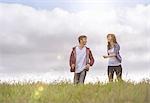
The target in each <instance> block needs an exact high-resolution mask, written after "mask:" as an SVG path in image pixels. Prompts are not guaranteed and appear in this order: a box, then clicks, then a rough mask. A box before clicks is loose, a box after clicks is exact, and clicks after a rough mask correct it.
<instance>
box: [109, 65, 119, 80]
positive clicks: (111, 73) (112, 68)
mask: <svg viewBox="0 0 150 103" xmlns="http://www.w3.org/2000/svg"><path fill="white" fill-rule="evenodd" d="M114 72H115V73H116V76H117V79H118V81H122V66H121V65H119V66H108V78H109V82H112V81H113V77H114Z"/></svg>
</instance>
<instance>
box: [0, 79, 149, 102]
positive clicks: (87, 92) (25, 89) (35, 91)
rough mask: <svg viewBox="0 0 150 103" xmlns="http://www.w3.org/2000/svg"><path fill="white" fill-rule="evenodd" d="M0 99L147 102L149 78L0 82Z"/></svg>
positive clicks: (18, 100) (21, 100)
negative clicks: (118, 80) (45, 82)
mask: <svg viewBox="0 0 150 103" xmlns="http://www.w3.org/2000/svg"><path fill="white" fill-rule="evenodd" d="M0 103H150V82H149V80H147V81H143V82H140V83H132V82H121V83H118V82H116V83H107V84H103V83H99V82H98V83H95V84H92V83H91V84H90V83H89V84H86V85H73V84H71V83H68V82H62V83H52V84H44V83H40V82H38V83H32V84H30V83H26V84H20V83H18V84H11V85H10V84H7V83H1V84H0Z"/></svg>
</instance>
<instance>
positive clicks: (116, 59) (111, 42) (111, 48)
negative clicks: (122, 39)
mask: <svg viewBox="0 0 150 103" xmlns="http://www.w3.org/2000/svg"><path fill="white" fill-rule="evenodd" d="M107 41H108V45H107V54H108V55H104V56H103V57H104V58H108V59H109V61H108V78H109V82H112V81H113V77H114V72H115V73H116V76H117V79H118V81H120V80H122V66H121V61H122V58H121V56H120V54H119V50H120V46H119V44H118V43H117V40H116V37H115V35H114V34H108V35H107Z"/></svg>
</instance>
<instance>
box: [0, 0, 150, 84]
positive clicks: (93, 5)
mask: <svg viewBox="0 0 150 103" xmlns="http://www.w3.org/2000/svg"><path fill="white" fill-rule="evenodd" d="M148 18H150V1H149V0H145V1H144V0H132V1H130V0H126V1H124V0H76V1H75V0H54V1H53V0H0V78H1V80H2V81H9V80H16V81H23V80H34V81H38V80H42V81H48V82H49V81H55V80H71V81H72V79H73V73H70V72H69V56H70V52H71V50H72V47H73V46H76V45H78V41H77V38H78V36H79V35H81V34H85V35H87V37H88V43H87V46H88V47H90V48H91V50H92V53H93V55H94V58H95V64H94V66H93V67H91V70H90V71H89V72H88V75H87V78H86V82H91V81H97V80H100V81H107V62H108V61H107V60H105V59H103V58H102V56H103V55H105V54H106V49H107V48H106V45H107V40H106V35H107V34H108V33H114V34H116V37H117V41H118V43H119V44H120V46H121V50H120V53H121V56H122V58H123V62H122V67H123V79H125V80H133V81H139V80H142V79H143V78H150V46H149V44H150V34H149V32H150V29H149V28H150V22H149V21H148Z"/></svg>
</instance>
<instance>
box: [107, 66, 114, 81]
mask: <svg viewBox="0 0 150 103" xmlns="http://www.w3.org/2000/svg"><path fill="white" fill-rule="evenodd" d="M113 77H114V67H113V66H108V78H109V82H113Z"/></svg>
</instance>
